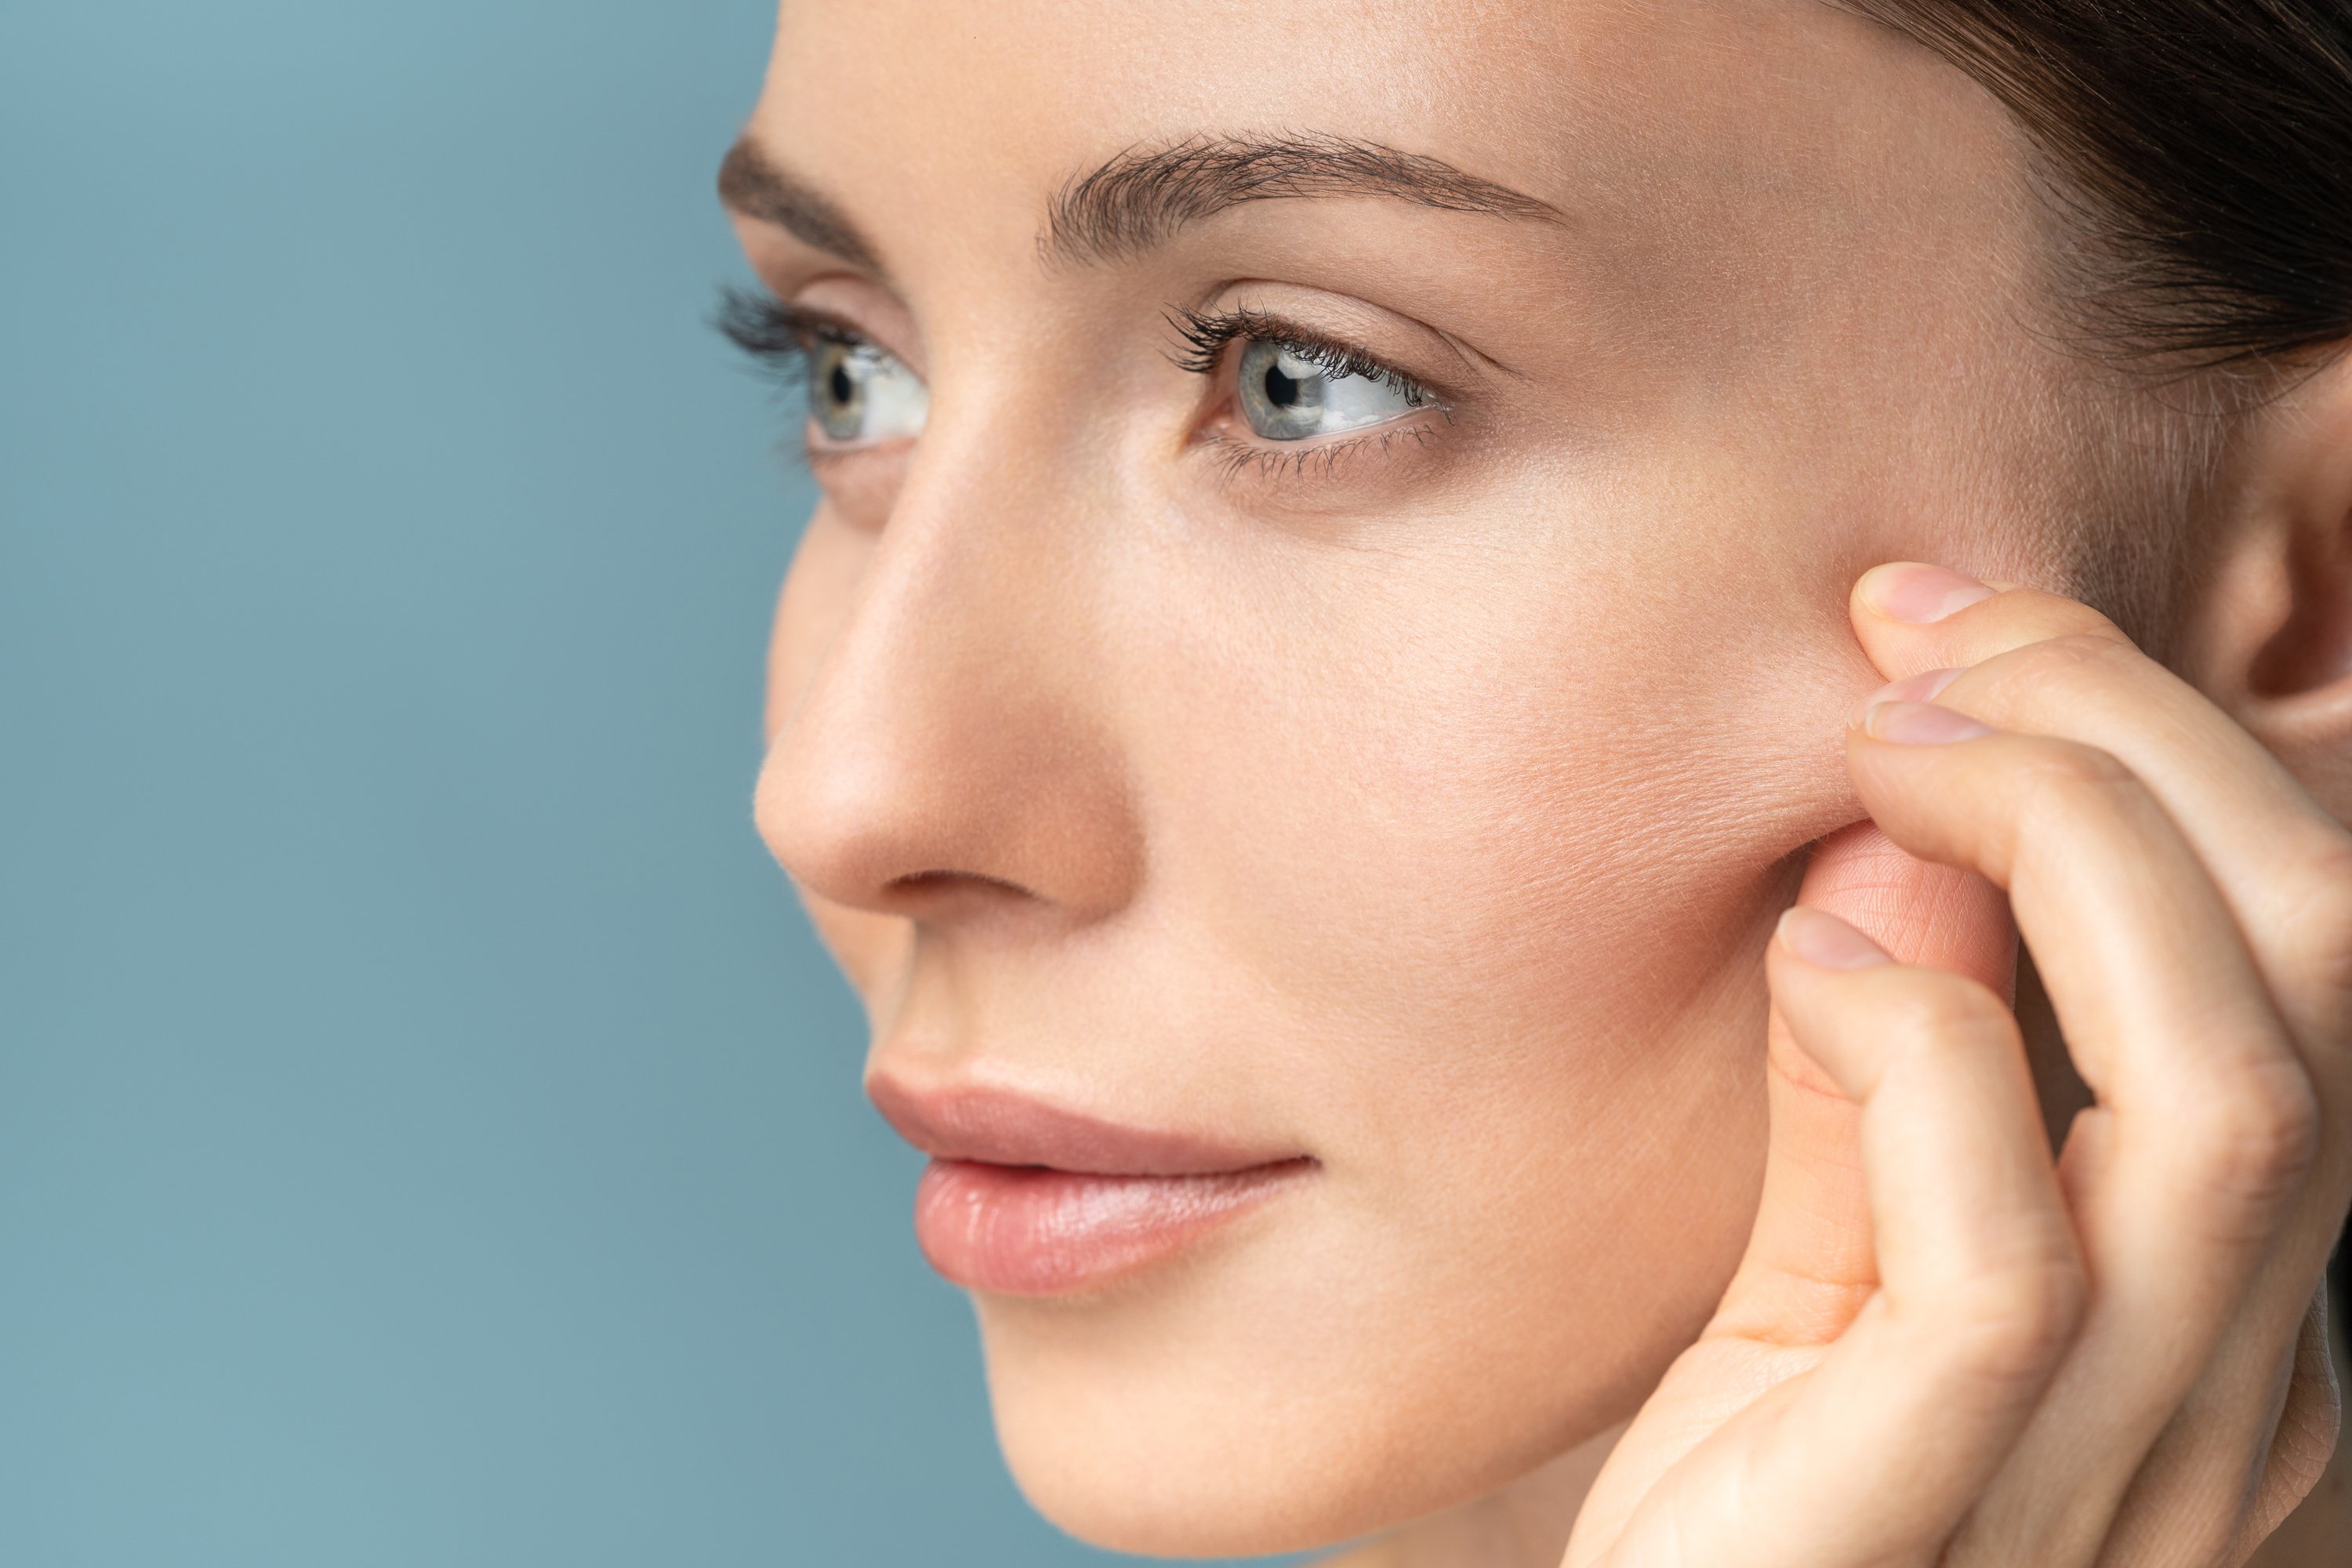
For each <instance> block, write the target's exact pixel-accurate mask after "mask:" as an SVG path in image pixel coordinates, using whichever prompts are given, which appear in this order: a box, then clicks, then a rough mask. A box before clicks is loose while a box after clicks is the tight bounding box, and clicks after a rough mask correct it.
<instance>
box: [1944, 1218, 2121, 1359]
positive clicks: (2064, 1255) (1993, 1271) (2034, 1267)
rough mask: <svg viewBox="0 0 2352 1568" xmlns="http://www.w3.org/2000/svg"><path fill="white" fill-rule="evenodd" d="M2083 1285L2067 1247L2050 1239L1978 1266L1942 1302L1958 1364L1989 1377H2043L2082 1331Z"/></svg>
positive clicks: (2085, 1291)
mask: <svg viewBox="0 0 2352 1568" xmlns="http://www.w3.org/2000/svg"><path fill="white" fill-rule="evenodd" d="M2089 1297H2090V1291H2089V1288H2088V1286H2087V1284H2086V1283H2085V1281H2084V1277H2083V1270H2082V1268H2081V1267H2080V1265H2079V1264H2078V1263H2077V1262H2076V1261H2075V1259H2074V1255H2073V1253H2072V1251H2071V1250H2067V1249H2064V1248H2062V1247H2059V1246H2058V1245H2056V1244H2055V1243H2052V1244H2050V1245H2046V1246H2044V1247H2041V1248H2039V1249H2037V1250H2035V1251H2033V1252H2031V1253H2029V1254H2027V1255H2025V1256H2022V1257H2020V1258H2015V1259H2013V1260H2011V1261H2008V1262H2005V1263H2002V1264H2000V1265H1997V1266H1994V1267H1989V1268H1983V1269H1980V1270H1979V1272H1978V1273H1977V1275H1976V1276H1975V1278H1973V1279H1970V1280H1969V1282H1968V1283H1967V1284H1965V1285H1962V1286H1960V1287H1958V1288H1957V1289H1955V1290H1954V1291H1953V1293H1952V1297H1951V1300H1950V1301H1949V1302H1948V1310H1949V1329H1948V1332H1949V1339H1948V1343H1949V1344H1950V1345H1951V1347H1952V1350H1953V1352H1954V1354H1955V1356H1956V1358H1957V1360H1958V1364H1960V1365H1961V1366H1963V1367H1964V1368H1966V1369H1967V1370H1968V1371H1969V1373H1970V1374H1972V1375H1974V1376H1976V1377H1979V1378H1983V1379H1986V1380H1989V1381H1992V1382H1997V1383H2014V1382H2026V1381H2032V1380H2035V1379H2039V1378H2041V1377H2043V1376H2045V1375H2047V1374H2048V1373H2049V1372H2050V1371H2051V1369H2052V1368H2053V1367H2055V1366H2056V1365H2057V1364H2058V1361H2059V1358H2060V1357H2062V1356H2063V1355H2064V1354H2065V1353H2066V1350H2067V1347H2068V1346H2070V1345H2072V1344H2073V1343H2074V1340H2075V1337H2076V1335H2077V1334H2079V1333H2080V1332H2081V1331H2082V1326H2083V1317H2084V1311H2085V1310H2087V1307H2088V1302H2089Z"/></svg>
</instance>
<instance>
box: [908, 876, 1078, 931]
mask: <svg viewBox="0 0 2352 1568" xmlns="http://www.w3.org/2000/svg"><path fill="white" fill-rule="evenodd" d="M882 890H883V893H884V899H883V900H881V901H882V902H883V903H884V904H885V905H887V906H890V907H893V908H895V910H897V912H898V913H901V914H907V915H912V916H914V917H916V918H917V919H933V920H938V919H945V918H950V917H953V916H959V915H961V916H971V915H976V914H978V913H980V912H981V911H982V910H983V909H984V908H987V907H989V906H995V907H996V908H998V909H1006V910H1009V909H1011V908H1013V907H1014V906H1019V905H1032V904H1038V903H1041V902H1043V901H1044V900H1042V899H1041V898H1040V897H1039V895H1038V894H1037V893H1036V892H1035V891H1034V889H1028V888H1024V887H1023V886H1022V885H1021V884H1020V883H1018V882H1010V881H1007V880H1005V879H1003V878H1002V877H989V876H983V875H982V874H981V873H979V872H977V871H913V872H909V873H908V874H907V875H906V876H903V877H893V878H892V879H890V880H889V881H887V882H886V883H884V884H883V889H882Z"/></svg>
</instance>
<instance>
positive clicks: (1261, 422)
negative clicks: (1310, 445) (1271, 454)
mask: <svg viewBox="0 0 2352 1568" xmlns="http://www.w3.org/2000/svg"><path fill="white" fill-rule="evenodd" d="M1331 357H1332V356H1328V355H1326V354H1324V353H1321V352H1320V351H1318V350H1313V349H1307V348H1305V347H1303V346H1302V345H1299V344H1295V343H1285V342H1276V341H1274V340H1271V339H1265V338H1245V339H1244V340H1243V342H1242V352H1241V354H1240V356H1239V362H1238V365H1237V370H1236V374H1237V376H1238V380H1239V385H1238V387H1237V388H1236V401H1238V402H1239V403H1240V405H1241V411H1242V417H1243V419H1244V420H1245V421H1246V422H1247V423H1248V425H1249V427H1250V428H1251V430H1253V431H1255V433H1256V434H1258V435H1259V436H1262V437H1265V439H1266V440H1269V441H1304V440H1306V439H1307V437H1311V436H1329V435H1335V434H1337V433H1339V432H1341V431H1346V430H1361V429H1363V428H1365V427H1366V426H1372V425H1382V424H1386V423H1387V422H1388V421H1389V420H1391V419H1395V418H1399V417H1401V416H1404V415H1407V414H1412V413H1415V412H1418V411H1419V410H1421V409H1423V408H1426V407H1428V406H1429V405H1430V402H1431V399H1430V396H1429V395H1428V394H1427V393H1426V392H1424V391H1423V390H1422V389H1421V388H1420V387H1418V386H1416V385H1414V384H1412V383H1411V382H1409V381H1406V380H1404V379H1403V378H1402V377H1400V376H1395V375H1390V374H1383V373H1381V372H1379V371H1377V370H1373V369H1370V368H1369V367H1368V368H1365V369H1359V368H1356V367H1355V366H1353V365H1345V364H1341V365H1335V364H1333V363H1330V358H1331Z"/></svg>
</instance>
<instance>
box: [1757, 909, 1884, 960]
mask: <svg viewBox="0 0 2352 1568" xmlns="http://www.w3.org/2000/svg"><path fill="white" fill-rule="evenodd" d="M1780 945H1781V946H1783V947H1785V948H1787V949H1788V950H1789V951H1790V952H1793V953H1795V954H1796V955H1797V956H1798V957H1799V958H1801V959H1803V960H1804V961H1805V962H1806V963H1818V964H1820V965H1821V966H1822V968H1824V969H1868V968H1869V967H1870V966H1871V965H1873V964H1874V963H1894V962H1895V960H1893V959H1892V958H1890V957H1888V956H1887V954H1886V950H1885V949H1884V948H1882V947H1880V946H1879V945H1878V944H1877V943H1876V942H1873V941H1871V940H1870V939H1869V938H1868V937H1866V936H1864V935H1863V934H1862V933H1861V932H1860V931H1856V930H1854V929H1853V927H1852V926H1850V925H1848V924H1846V923H1845V921H1842V920H1840V919H1838V918H1837V916H1835V915H1825V914H1823V913H1822V911H1821V910H1809V909H1807V908H1805V906H1804V905H1802V904H1799V905H1797V906H1796V907H1795V908H1793V909H1790V910H1786V911H1784V912H1783V913H1782V914H1781V916H1780Z"/></svg>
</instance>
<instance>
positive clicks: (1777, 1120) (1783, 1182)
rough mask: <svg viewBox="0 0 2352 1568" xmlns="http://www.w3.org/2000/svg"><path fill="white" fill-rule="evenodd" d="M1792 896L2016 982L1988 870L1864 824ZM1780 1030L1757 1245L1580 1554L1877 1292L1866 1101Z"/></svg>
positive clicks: (1680, 1369) (1948, 963)
mask: <svg viewBox="0 0 2352 1568" xmlns="http://www.w3.org/2000/svg"><path fill="white" fill-rule="evenodd" d="M1797 897H1798V901H1799V902H1800V903H1802V904H1804V905H1806V906H1808V907H1811V908H1816V909H1821V910H1829V911H1832V912H1833V913H1835V914H1837V915H1839V916H1840V917H1842V918H1843V920H1844V921H1846V922H1847V923H1848V924H1850V925H1852V926H1853V927H1855V928H1857V929H1858V930H1860V931H1866V932H1868V933H1869V935H1870V936H1871V937H1872V938H1874V939H1875V941H1876V942H1877V943H1878V944H1879V946H1880V947H1881V948H1883V949H1885V950H1886V951H1888V952H1893V953H1894V954H1895V956H1897V957H1898V958H1900V959H1902V960H1904V961H1905V962H1906V963H1920V964H1928V965H1933V966H1935V967H1937V968H1941V969H1947V970H1951V971H1955V972H1958V973H1967V974H1969V975H1972V976H1974V977H1976V978H1977V979H1978V980H1979V981H1980V982H1982V983H1983V984H1987V985H1989V986H1990V987H1992V988H1993V989H1994V990H1995V991H1997V992H1999V993H2001V994H2007V992H2008V990H2009V987H2010V985H2011V979H2012V975H2013V971H2014V968H2015V960H2016V952H2017V931H2016V927H2015V926H2014V925H2013V924H2012V923H2011V921H2010V918H2009V900H2007V899H2006V898H2004V897H2003V896H2002V895H2001V893H2000V890H1999V889H1995V888H1994V887H1992V886H1991V884H1990V883H1988V882H1986V881H1985V880H1984V879H1982V878H1981V877H1977V876H1972V875H1970V874H1969V873H1968V872H1965V871H1960V870H1956V869H1954V868H1951V867H1948V866H1938V865H1936V864H1934V863H1933V862H1931V861H1926V860H1919V859H1915V858H1912V857H1911V856H1909V855H1906V854H1905V853H1904V852H1903V851H1902V850H1900V849H1898V848H1896V847H1895V845H1894V843H1893V842H1892V841H1891V840H1890V839H1888V838H1887V837H1886V836H1885V834H1884V833H1881V832H1880V831H1878V829H1877V828H1876V827H1874V826H1872V825H1871V824H1869V823H1867V822H1859V823H1855V824H1853V825H1852V826H1848V827H1845V828H1843V829H1841V830H1839V831H1838V832H1836V833H1832V834H1831V835H1829V836H1828V837H1825V838H1823V839H1822V841H1821V842H1820V843H1819V844H1817V845H1815V846H1814V847H1813V851H1812V854H1811V857H1810V858H1809V859H1808V860H1807V863H1806V868H1805V876H1804V881H1803V884H1802V886H1801V889H1800V890H1799V892H1798V895H1797ZM1766 1083H1767V1086H1768V1096H1769V1110H1770V1126H1771V1136H1770V1142H1769V1145H1768V1152H1767V1154H1766V1158H1765V1173H1764V1185H1763V1193H1762V1194H1761V1199H1760V1202H1759V1206H1758V1212H1757V1218H1756V1224H1755V1228H1754V1231H1753V1233H1752V1235H1751V1236H1750V1237H1749V1242H1748V1249H1747V1252H1746V1254H1745V1256H1744V1257H1743V1258H1742V1261H1741V1264H1740V1267H1739V1269H1738V1273H1737V1275H1736V1276H1735V1278H1734V1279H1733V1281H1732V1283H1731V1285H1730V1287H1729V1288H1728V1289H1727V1291H1726V1293H1725V1296H1724V1300H1723V1302H1722V1304H1721V1305H1720V1306H1719V1307H1718V1309H1717V1312H1716V1315H1715V1317H1714V1319H1713V1321H1711V1322H1710V1323H1709V1325H1708V1327H1707V1330H1706V1334H1705V1335H1704V1336H1703V1337H1702V1338H1701V1339H1700V1341H1699V1342H1697V1343H1696V1344H1695V1345H1693V1346H1692V1347H1691V1348H1690V1349H1689V1350H1688V1351H1686V1352H1684V1354H1683V1356H1682V1357H1681V1358H1679V1359H1678V1360H1677V1361H1676V1362H1675V1365H1674V1367H1673V1368H1672V1369H1671V1370H1670V1371H1669V1372H1668V1373H1667V1374H1666V1378H1665V1380H1664V1383H1663V1384H1661V1386H1660V1388H1659V1390H1658V1392H1657V1394H1656V1395H1655V1396H1654V1397H1653V1399H1652V1400H1651V1401H1650V1403H1649V1404H1648V1405H1645V1406H1644V1407H1643V1413H1642V1416H1641V1418H1640V1419H1639V1420H1637V1421H1636V1422H1635V1423H1634V1424H1633V1428H1632V1429H1631V1430H1630V1431H1629V1432H1627V1433H1626V1435H1625V1436H1624V1437H1623V1438H1622V1439H1621V1440H1620V1441H1619V1443H1618V1444H1617V1447H1616V1450H1615V1452H1614V1453H1613V1454H1612V1456H1611V1458H1610V1461H1609V1468H1608V1471H1607V1473H1606V1474H1605V1475H1604V1477H1603V1479H1602V1480H1601V1484H1600V1485H1599V1486H1597V1487H1596V1488H1595V1489H1594V1490H1593V1492H1592V1493H1591V1495H1590V1496H1589V1497H1587V1498H1586V1500H1585V1503H1584V1507H1583V1508H1582V1510H1580V1512H1579V1514H1578V1518H1577V1531H1576V1539H1577V1551H1576V1555H1575V1556H1574V1557H1573V1558H1572V1559H1571V1561H1572V1562H1574V1563H1588V1562H1591V1561H1597V1560H1598V1559H1600V1558H1601V1557H1602V1556H1605V1555H1606V1554H1607V1552H1608V1551H1609V1547H1610V1543H1611V1542H1615V1541H1616V1540H1618V1539H1619V1538H1620V1537H1621V1535H1622V1532H1623V1531H1624V1529H1625V1525H1626V1521H1627V1519H1628V1518H1629V1517H1630V1516H1631V1515H1632V1514H1633V1511H1634V1510H1637V1509H1639V1508H1640V1507H1641V1506H1642V1501H1643V1499H1644V1498H1645V1497H1647V1496H1648V1495H1649V1493H1650V1492H1651V1490H1652V1489H1653V1487H1654V1486H1655V1485H1656V1484H1657V1482H1658V1480H1659V1478H1661V1477H1663V1476H1664V1475H1666V1474H1667V1473H1668V1472H1669V1471H1670V1470H1672V1469H1673V1468H1675V1466H1676V1465H1677V1464H1679V1463H1681V1462H1682V1461H1683V1460H1684V1459H1685V1457H1686V1456H1687V1455H1688V1454H1689V1453H1690V1451H1691V1450H1692V1448H1693V1447H1696V1445H1697V1444H1698V1443H1700V1442H1701V1441H1702V1440H1703V1439H1704V1438H1706V1436H1707V1435H1708V1434H1710V1433H1712V1432H1714V1431H1716V1430H1717V1429H1718V1428H1719V1427H1721V1426H1723V1425H1724V1424H1725V1423H1726V1422H1727V1421H1730V1420H1733V1419H1734V1418H1738V1419H1741V1420H1750V1419H1753V1416H1752V1415H1743V1414H1742V1413H1743V1412H1752V1411H1754V1410H1755V1409H1756V1408H1757V1406H1758V1390H1759V1389H1766V1388H1770V1387H1772V1386H1774V1385H1775V1384H1784V1383H1786V1382H1787V1381H1788V1380H1790V1379H1791V1378H1794V1377H1796V1376H1798V1375H1799V1374H1801V1373H1805V1372H1808V1371H1810V1370H1811V1368H1812V1367H1813V1366H1814V1365H1815V1364H1816V1363H1818V1362H1819V1361H1820V1359H1821V1354H1822V1348H1823V1347H1825V1346H1827V1345H1829V1344H1830V1343H1832V1342H1834V1341H1835V1340H1836V1339H1837V1338H1838V1336H1839V1335H1840V1334H1842V1333H1843V1332H1844V1331H1846V1329H1847V1328H1848V1327H1849V1326H1850V1325H1851V1324H1852V1323H1853V1319H1854V1317H1855V1315H1856V1314H1857V1313H1858V1312H1860V1311H1861V1310H1862V1308H1863V1306H1864V1303H1865V1302H1866V1301H1867V1300H1869V1299H1870V1296H1871V1294H1872V1293H1873V1292H1874V1290H1875V1289H1877V1285H1878V1270H1877V1262H1876V1258H1875V1256H1874V1252H1873V1249H1872V1237H1871V1221H1870V1207H1869V1199H1868V1195H1867V1194H1866V1192H1865V1190H1864V1184H1863V1177H1862V1153H1861V1118H1862V1108H1861V1106H1860V1105H1858V1104H1857V1103H1855V1102H1854V1101H1853V1100H1850V1099H1848V1098H1847V1097H1846V1095H1845V1094H1844V1092H1843V1090H1841V1089H1839V1088H1838V1086H1837V1082H1836V1080H1835V1079H1832V1078H1831V1077H1830V1075H1829V1074H1828V1073H1827V1072H1825V1071H1824V1070H1823V1069H1822V1068H1821V1067H1820V1066H1819V1065H1818V1064H1816V1063H1815V1062H1814V1061H1813V1060H1812V1059H1811V1058H1810V1057H1808V1056H1807V1055H1806V1054H1805V1052H1804V1050H1803V1048H1802V1047H1800V1046H1799V1045H1798V1044H1797V1043H1796V1041H1795V1040H1794V1038H1793V1037H1791V1036H1790V1033H1789V1030H1788V1026H1787V1025H1786V1023H1785V1022H1784V1021H1783V1020H1782V1018H1781V1017H1780V1013H1779V1011H1778V1010H1777V1009H1776V1010H1775V1011H1774V1012H1773V1014H1772V1016H1771V1024H1770V1027H1769V1057H1768V1070H1767V1074H1766ZM1765 1397H1766V1399H1767V1400H1768V1401H1769V1399H1770V1397H1771V1396H1770V1395H1766V1396H1765Z"/></svg>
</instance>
